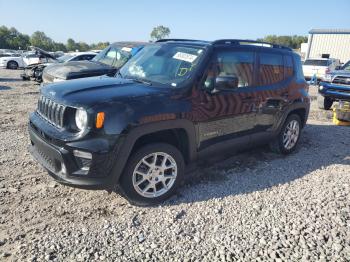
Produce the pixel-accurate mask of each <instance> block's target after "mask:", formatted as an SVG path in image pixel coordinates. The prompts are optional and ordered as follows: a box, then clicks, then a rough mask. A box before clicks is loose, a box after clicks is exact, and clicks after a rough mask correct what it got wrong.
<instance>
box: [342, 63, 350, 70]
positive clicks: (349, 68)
mask: <svg viewBox="0 0 350 262" xmlns="http://www.w3.org/2000/svg"><path fill="white" fill-rule="evenodd" d="M342 69H343V70H347V71H350V61H348V62H347V63H346V64H345V65H343V67H342Z"/></svg>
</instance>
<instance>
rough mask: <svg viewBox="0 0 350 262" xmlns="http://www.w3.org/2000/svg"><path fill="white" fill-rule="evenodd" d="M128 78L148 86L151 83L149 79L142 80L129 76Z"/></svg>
mask: <svg viewBox="0 0 350 262" xmlns="http://www.w3.org/2000/svg"><path fill="white" fill-rule="evenodd" d="M130 79H131V80H132V81H134V82H137V83H142V84H145V85H149V86H151V85H152V83H151V82H150V81H147V80H144V79H142V78H130Z"/></svg>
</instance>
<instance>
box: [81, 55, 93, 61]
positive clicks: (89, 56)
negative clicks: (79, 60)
mask: <svg viewBox="0 0 350 262" xmlns="http://www.w3.org/2000/svg"><path fill="white" fill-rule="evenodd" d="M94 57H95V55H86V56H85V58H84V59H85V60H91V59H93V58H94Z"/></svg>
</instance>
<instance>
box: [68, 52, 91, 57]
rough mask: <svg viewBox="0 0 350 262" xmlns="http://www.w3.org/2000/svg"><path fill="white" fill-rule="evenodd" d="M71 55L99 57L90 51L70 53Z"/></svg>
mask: <svg viewBox="0 0 350 262" xmlns="http://www.w3.org/2000/svg"><path fill="white" fill-rule="evenodd" d="M68 54H69V55H72V56H78V55H97V53H95V52H90V51H86V52H71V53H68Z"/></svg>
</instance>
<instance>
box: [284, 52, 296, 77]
mask: <svg viewBox="0 0 350 262" xmlns="http://www.w3.org/2000/svg"><path fill="white" fill-rule="evenodd" d="M284 75H285V78H289V77H291V76H293V75H294V66H293V58H292V56H290V55H285V56H284Z"/></svg>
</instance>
